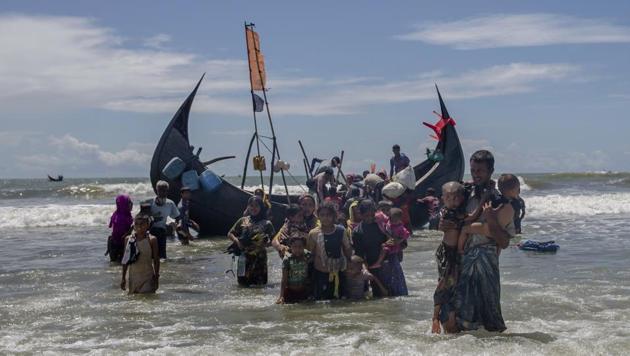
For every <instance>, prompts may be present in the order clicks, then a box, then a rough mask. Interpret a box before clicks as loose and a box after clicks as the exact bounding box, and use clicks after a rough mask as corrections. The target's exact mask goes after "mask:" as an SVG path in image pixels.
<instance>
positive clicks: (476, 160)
mask: <svg viewBox="0 0 630 356" xmlns="http://www.w3.org/2000/svg"><path fill="white" fill-rule="evenodd" d="M493 172H494V156H493V155H492V153H490V152H489V151H486V150H480V151H477V152H475V153H474V154H473V155H472V156H471V158H470V174H471V176H472V178H473V187H472V188H473V189H471V191H470V193H469V196H468V197H467V203H466V212H467V213H468V214H471V213H473V212H474V211H475V210H476V209H478V207H479V205H481V204H482V203H483V201H484V197H489V200H490V201H489V202H488V203H486V204H483V210H482V211H483V212H482V214H481V217H480V218H479V219H478V221H480V222H484V223H486V224H488V230H489V232H490V235H481V234H473V235H471V236H470V237H469V238H468V239H467V241H466V245H465V248H464V255H463V256H462V259H461V264H460V269H459V279H458V282H457V292H456V298H455V309H456V315H457V326H458V328H459V330H475V329H478V328H479V327H482V326H483V327H484V328H485V329H486V330H488V331H499V332H501V331H504V330H505V329H506V326H505V322H504V320H503V315H502V313H501V301H500V297H501V283H500V274H499V257H498V249H499V248H500V249H505V248H507V247H508V245H509V243H510V239H511V238H512V237H514V231H513V229H512V228H510V226H513V221H512V219H513V215H512V212H511V209H501V210H499V211H496V210H495V209H494V208H493V207H492V202H493V201H494V200H495V199H499V198H500V194H499V192H498V191H497V190H496V188H495V187H494V183H493V182H492V180H491V177H492V173H493ZM505 212H507V213H510V214H509V216H508V215H507V214H506V213H505ZM453 225H455V224H454V223H452V222H448V221H444V220H443V219H442V220H440V230H443V231H444V230H448V229H452V228H453V227H454V226H453Z"/></svg>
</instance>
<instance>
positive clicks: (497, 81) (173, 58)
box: [0, 15, 579, 117]
mask: <svg viewBox="0 0 630 356" xmlns="http://www.w3.org/2000/svg"><path fill="white" fill-rule="evenodd" d="M166 40H168V35H165V34H159V35H156V36H155V37H154V38H152V39H151V41H149V44H151V43H152V44H156V43H157V44H163V43H165V42H166ZM124 42H125V39H124V38H122V37H120V36H118V35H117V34H116V33H115V31H114V30H112V29H109V28H106V27H102V26H99V25H98V23H96V22H95V21H94V20H91V19H86V18H77V17H53V16H26V15H0V77H2V78H3V80H2V81H1V82H0V100H2V99H5V100H3V101H4V102H5V104H6V105H5V106H4V109H5V110H6V111H10V109H11V108H10V106H11V105H14V106H15V109H16V110H17V109H20V110H24V108H25V106H24V103H25V102H28V103H32V102H37V103H38V105H35V106H32V105H31V106H28V108H29V109H30V110H42V111H47V110H50V108H51V107H53V108H57V107H60V108H63V109H68V108H71V109H72V108H104V109H108V110H113V111H127V112H142V113H164V114H172V113H173V112H174V111H175V110H176V109H177V108H178V107H179V105H180V104H181V102H182V100H183V98H184V97H185V96H186V94H187V93H188V92H189V91H190V90H191V88H192V86H193V84H194V80H195V79H196V78H197V77H198V76H199V75H200V74H201V73H203V72H206V78H205V80H204V82H203V84H202V86H201V88H200V91H199V93H198V97H197V99H196V103H195V105H194V108H193V110H194V111H197V112H206V113H214V114H219V115H231V116H245V117H246V116H250V115H251V102H250V100H249V98H248V95H247V92H248V91H249V83H248V74H247V73H248V71H247V64H246V61H245V60H244V59H204V58H200V57H199V56H197V55H195V54H193V53H186V52H181V51H177V52H175V51H168V50H165V49H147V48H141V49H130V48H127V47H124V46H123V45H122V44H123V43H124ZM153 47H155V46H153ZM578 71H579V68H578V67H576V66H574V65H571V64H565V63H551V64H534V63H512V64H507V65H497V66H492V67H489V68H483V69H477V70H471V71H468V72H464V73H459V74H449V75H446V74H444V72H442V71H429V72H425V73H418V74H417V75H416V76H414V77H413V78H411V79H404V80H389V81H387V80H384V79H382V78H377V77H357V78H337V79H331V80H324V79H321V78H313V77H294V76H286V75H287V74H289V73H288V72H286V73H284V75H283V74H280V75H270V80H269V87H270V88H271V89H272V90H271V91H270V95H271V98H270V100H272V101H273V106H272V110H273V111H272V113H273V114H274V115H284V116H296V115H302V116H328V115H350V114H356V113H360V112H365V111H366V110H368V109H367V107H368V106H370V105H379V104H392V103H402V102H409V101H416V100H426V99H429V100H434V99H435V92H434V89H433V82H437V83H439V84H440V85H441V86H443V87H444V88H445V89H446V90H445V91H446V92H448V97H449V98H475V97H483V96H496V95H509V94H516V93H525V92H530V91H533V90H536V88H537V86H538V85H539V84H540V83H543V82H546V81H550V80H558V79H564V78H567V77H568V76H569V75H571V74H575V73H577V72H578ZM294 75H295V74H294ZM296 88H301V90H300V91H299V92H298V91H296V90H295V89H296Z"/></svg>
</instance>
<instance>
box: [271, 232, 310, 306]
mask: <svg viewBox="0 0 630 356" xmlns="http://www.w3.org/2000/svg"><path fill="white" fill-rule="evenodd" d="M288 243H289V245H290V246H291V253H287V254H286V255H285V256H284V258H283V260H282V282H281V284H280V297H278V300H277V301H276V304H285V303H298V302H302V301H305V300H307V299H308V298H309V297H310V296H311V288H310V287H311V285H310V279H311V278H310V276H309V270H310V264H311V253H310V252H308V251H306V250H305V249H304V247H306V240H304V239H302V238H292V239H290V241H289V242H288Z"/></svg>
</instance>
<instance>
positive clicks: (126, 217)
mask: <svg viewBox="0 0 630 356" xmlns="http://www.w3.org/2000/svg"><path fill="white" fill-rule="evenodd" d="M132 207H133V203H132V202H131V199H129V196H128V195H124V194H121V195H119V196H117V197H116V211H114V213H113V214H112V216H111V218H110V219H109V227H110V228H111V229H112V234H111V235H110V236H109V239H108V240H107V253H109V260H110V261H111V262H118V263H120V261H121V260H122V257H123V253H124V252H125V236H127V235H129V233H130V232H131V225H132V224H133V218H132V216H131V208H132Z"/></svg>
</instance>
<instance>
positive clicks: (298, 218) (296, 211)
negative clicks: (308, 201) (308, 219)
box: [287, 204, 304, 224]
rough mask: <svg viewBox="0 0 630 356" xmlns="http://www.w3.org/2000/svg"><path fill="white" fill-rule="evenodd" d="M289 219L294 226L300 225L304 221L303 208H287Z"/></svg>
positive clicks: (292, 206) (294, 205)
mask: <svg viewBox="0 0 630 356" xmlns="http://www.w3.org/2000/svg"><path fill="white" fill-rule="evenodd" d="M287 219H289V221H290V222H292V223H294V224H299V223H301V222H302V221H304V214H302V208H301V207H300V206H299V205H297V204H291V205H289V207H288V208H287Z"/></svg>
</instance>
